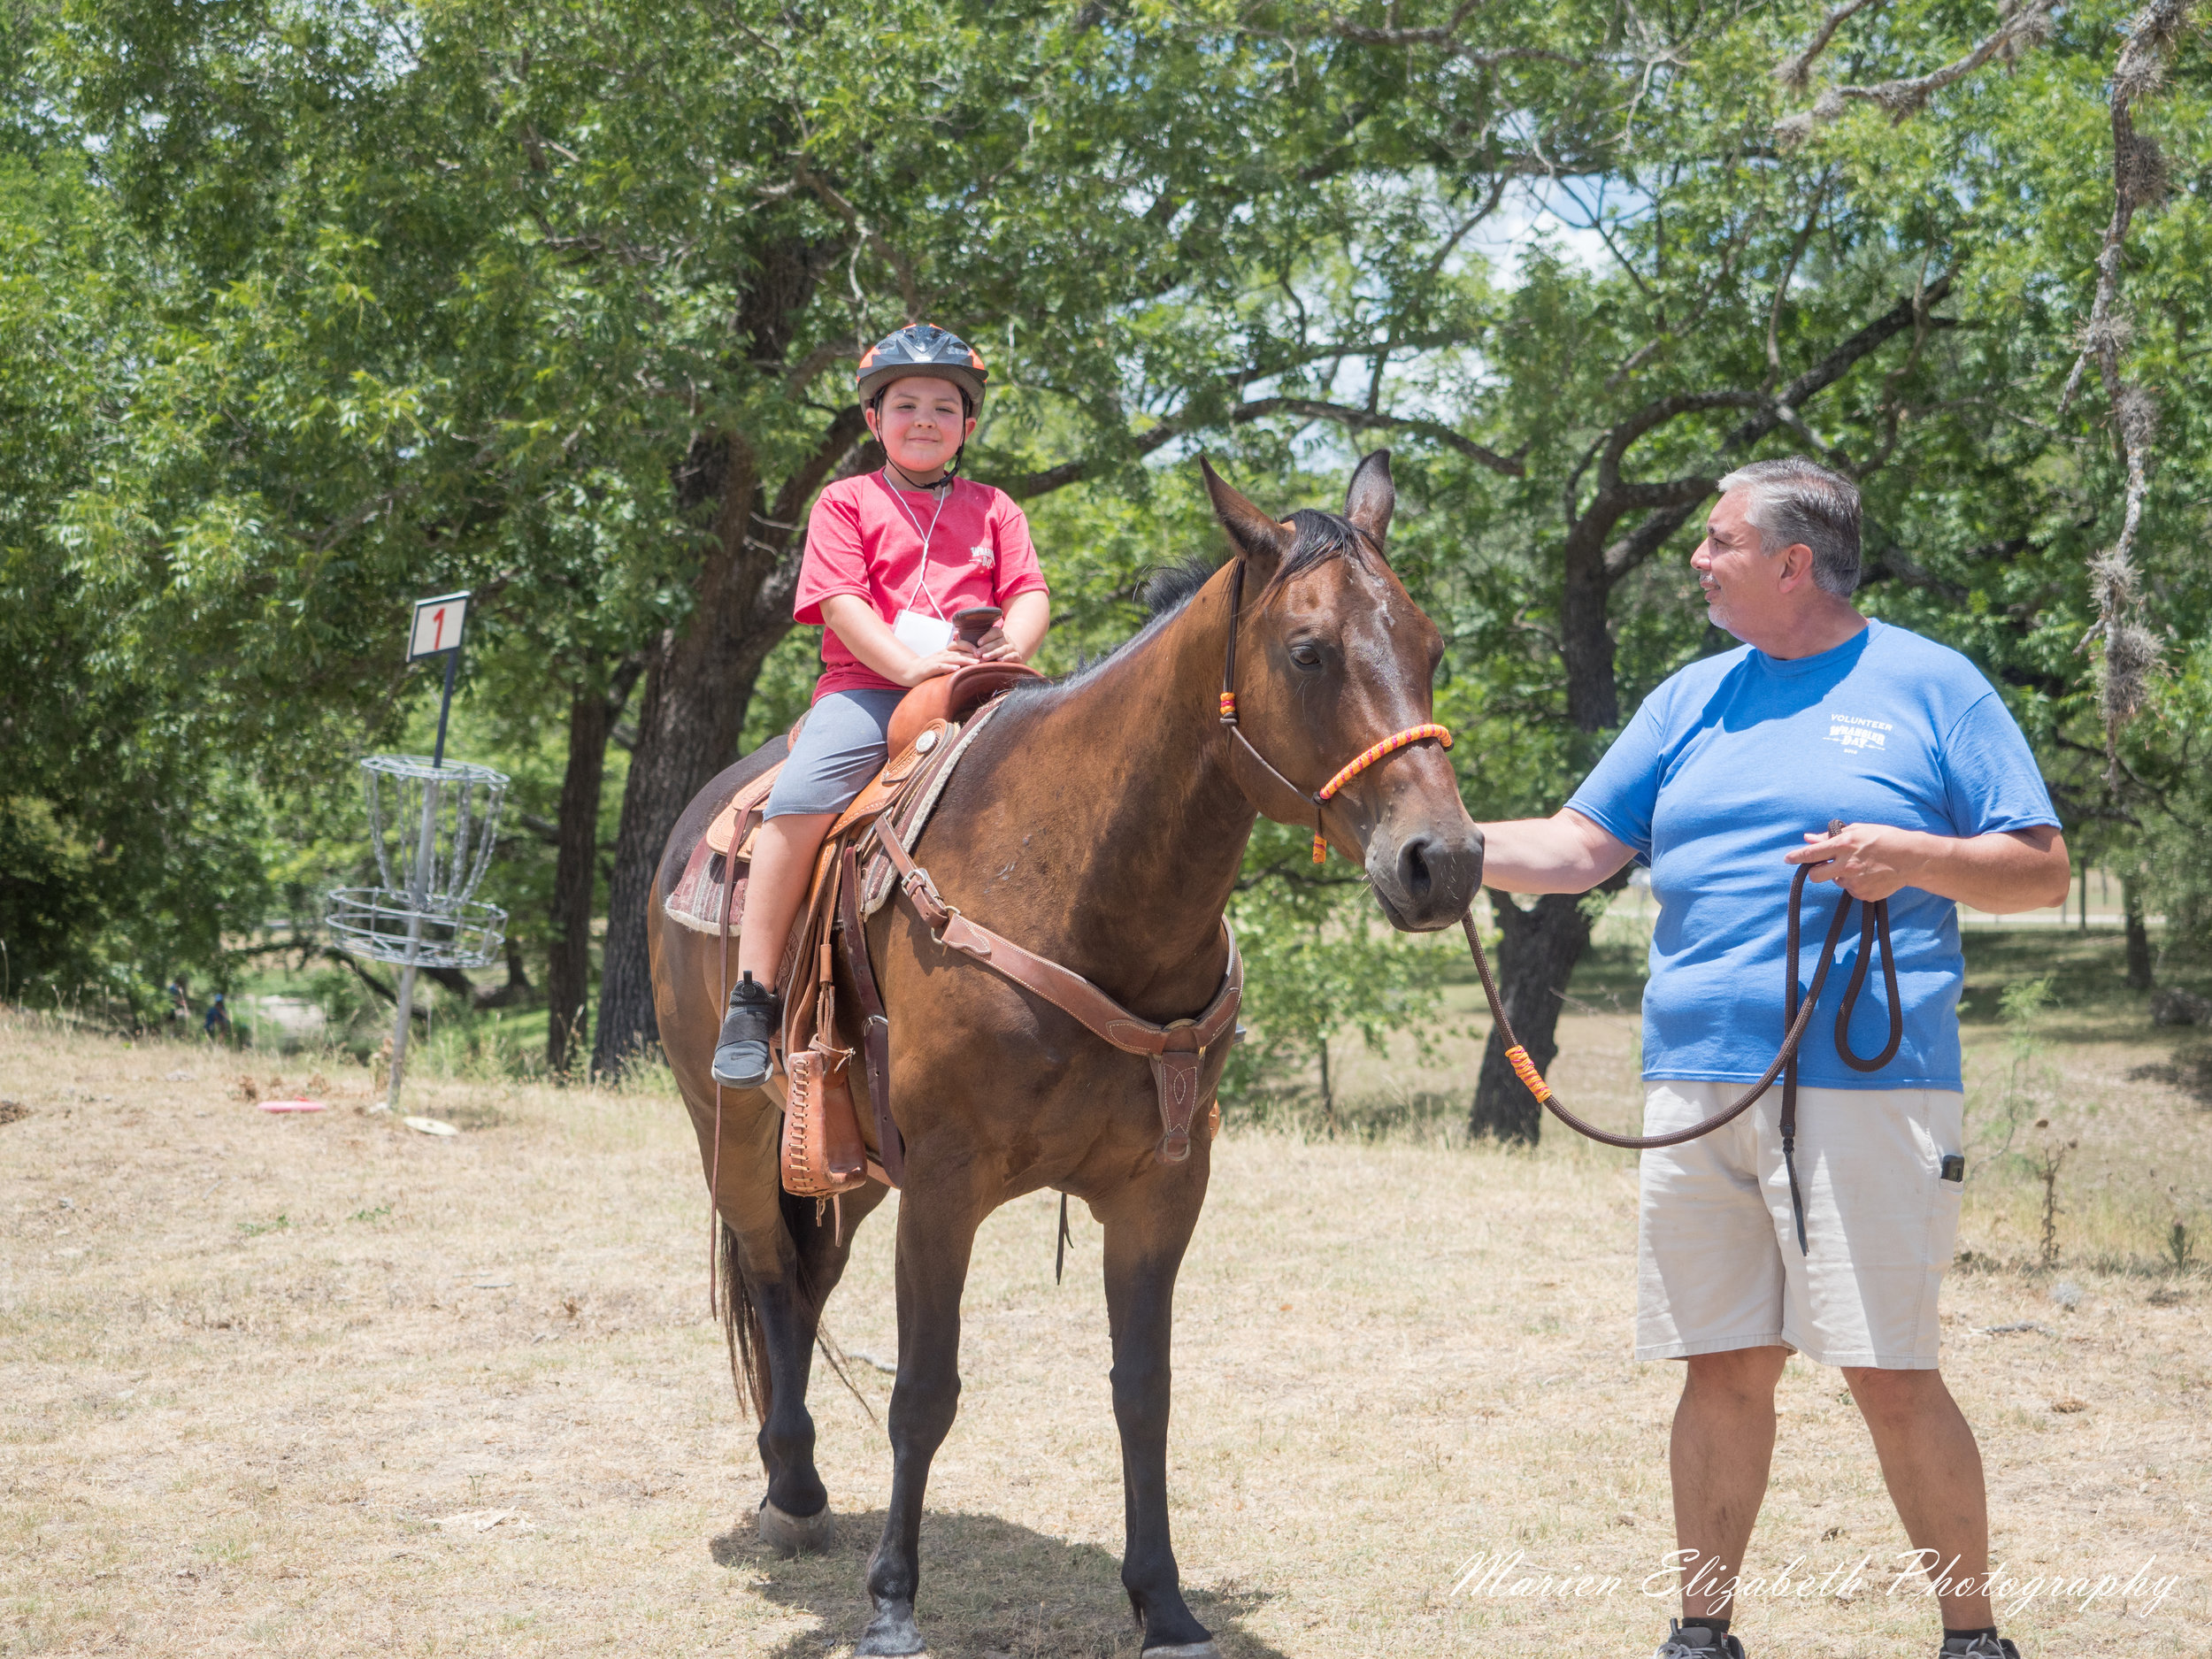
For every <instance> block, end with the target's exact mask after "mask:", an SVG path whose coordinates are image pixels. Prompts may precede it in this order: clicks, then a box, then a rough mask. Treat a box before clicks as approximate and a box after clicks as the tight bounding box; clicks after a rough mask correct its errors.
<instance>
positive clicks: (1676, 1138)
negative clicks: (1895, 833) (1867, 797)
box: [1460, 822, 1905, 1255]
mask: <svg viewBox="0 0 2212 1659" xmlns="http://www.w3.org/2000/svg"><path fill="white" fill-rule="evenodd" d="M1842 828H1843V826H1842V825H1841V824H1840V823H1838V822H1831V824H1830V826H1829V833H1832V834H1833V833H1839V831H1841V829H1842ZM1811 873H1812V866H1811V865H1809V864H1800V865H1799V866H1798V867H1797V873H1796V875H1795V876H1793V878H1792V879H1791V881H1790V902H1789V915H1788V923H1787V941H1788V942H1787V944H1786V947H1785V955H1786V956H1787V958H1788V962H1787V972H1788V974H1789V984H1788V987H1787V994H1786V1002H1785V1010H1786V1018H1787V1029H1786V1033H1785V1034H1784V1036H1783V1038H1782V1048H1781V1050H1780V1052H1779V1053H1778V1054H1777V1055H1776V1056H1774V1061H1773V1064H1770V1065H1769V1066H1768V1067H1767V1069H1766V1072H1765V1074H1764V1075H1763V1076H1762V1077H1761V1078H1760V1079H1759V1080H1758V1081H1757V1082H1756V1083H1755V1084H1753V1085H1752V1086H1751V1087H1750V1088H1749V1089H1748V1090H1747V1091H1746V1092H1745V1093H1744V1094H1742V1095H1741V1096H1740V1097H1739V1098H1737V1099H1736V1100H1734V1101H1732V1102H1730V1103H1729V1104H1728V1105H1726V1106H1724V1107H1723V1108H1721V1110H1719V1111H1717V1112H1716V1113H1714V1114H1713V1115H1712V1116H1711V1117H1710V1118H1705V1119H1704V1120H1703V1121H1701V1122H1700V1123H1694V1124H1692V1125H1690V1126H1689V1127H1688V1128H1686V1129H1677V1130H1674V1131H1672V1132H1671V1133H1667V1134H1663V1135H1617V1134H1614V1133H1612V1132H1611V1131H1609V1130H1605V1129H1601V1128H1599V1127H1598V1126H1597V1125H1595V1124H1592V1123H1586V1122H1585V1121H1584V1120H1583V1119H1582V1118H1578V1117H1576V1116H1575V1114H1574V1113H1572V1112H1571V1111H1569V1110H1567V1109H1566V1108H1565V1107H1564V1106H1563V1105H1561V1104H1560V1103H1559V1099H1558V1097H1557V1096H1556V1095H1555V1094H1553V1093H1552V1091H1551V1087H1550V1086H1549V1085H1548V1084H1547V1083H1546V1082H1545V1081H1544V1079H1543V1074H1542V1073H1541V1072H1540V1071H1537V1069H1536V1062H1535V1061H1534V1060H1532V1059H1531V1058H1530V1057H1529V1052H1528V1050H1527V1049H1526V1048H1523V1047H1522V1046H1521V1040H1520V1039H1519V1038H1518V1037H1517V1036H1516V1035H1514V1033H1513V1022H1512V1020H1510V1019H1509V1018H1507V1016H1506V1011H1505V1000H1504V998H1502V997H1501V996H1500V995H1498V982H1497V980H1496V979H1494V978H1493V977H1492V976H1491V972H1490V960H1489V957H1488V956H1486V955H1485V954H1484V951H1483V949H1482V937H1481V935H1480V934H1479V933H1476V931H1475V917H1474V911H1473V910H1471V909H1470V910H1469V911H1468V913H1467V914H1466V915H1465V916H1464V917H1463V918H1461V920H1460V926H1462V927H1463V929H1464V930H1465V932H1466V934H1467V944H1468V947H1469V949H1471V950H1472V952H1473V953H1474V958H1475V972H1477V973H1478V974H1479V975H1480V976H1481V979H1482V991H1483V995H1484V996H1486V998H1488V999H1489V1002H1490V1017H1491V1018H1492V1019H1494V1020H1495V1021H1496V1022H1497V1027H1498V1030H1499V1032H1500V1033H1502V1035H1503V1036H1504V1038H1505V1041H1506V1050H1505V1058H1506V1064H1509V1065H1510V1066H1511V1067H1512V1068H1513V1075H1514V1076H1516V1077H1517V1078H1519V1079H1521V1084H1522V1087H1525V1088H1526V1089H1527V1090H1528V1092H1529V1093H1530V1094H1533V1095H1534V1096H1535V1097H1536V1101H1537V1103H1538V1104H1539V1105H1540V1106H1542V1107H1543V1108H1544V1109H1545V1110H1548V1111H1549V1112H1550V1113H1551V1115H1552V1116H1553V1117H1555V1118H1558V1119H1559V1121H1560V1122H1561V1123H1563V1124H1565V1125H1567V1127H1568V1128H1570V1129H1571V1130H1573V1131H1574V1132H1575V1133H1577V1134H1580V1135H1586V1136H1587V1137H1588V1138H1589V1139H1590V1140H1593V1141H1599V1142H1601V1144H1603V1145H1605V1146H1609V1147H1619V1148H1622V1149H1623V1150H1624V1151H1630V1152H1642V1151H1647V1150H1649V1149H1651V1148H1655V1147H1673V1146H1680V1145H1681V1144H1682V1143H1683V1142H1684V1141H1694V1140H1696V1139H1698V1137H1699V1136H1701V1135H1708V1134H1710V1133H1712V1132H1713V1131H1714V1130H1716V1129H1718V1128H1720V1127H1722V1126H1723V1125H1725V1124H1729V1123H1732V1122H1733V1121H1734V1120H1735V1119H1736V1118H1739V1117H1740V1116H1741V1115H1742V1114H1743V1113H1744V1112H1746V1111H1747V1110H1749V1109H1750V1108H1751V1106H1752V1104H1753V1103H1754V1102H1756V1101H1757V1100H1758V1099H1759V1097H1760V1096H1761V1095H1763V1094H1765V1093H1766V1092H1767V1090H1768V1089H1770V1088H1771V1087H1773V1086H1774V1079H1776V1077H1777V1076H1780V1075H1782V1074H1784V1073H1785V1072H1786V1073H1787V1076H1786V1079H1785V1081H1784V1083H1783V1086H1782V1117H1781V1121H1780V1123H1779V1125H1778V1128H1779V1130H1780V1132H1781V1136H1782V1163H1783V1166H1784V1168H1785V1169H1786V1171H1788V1174H1789V1181H1790V1210H1791V1214H1792V1216H1793V1217H1794V1219H1795V1221H1796V1224H1797V1248H1798V1251H1799V1253H1800V1254H1801V1255H1809V1254H1810V1252H1809V1250H1807V1248H1806V1244H1805V1201H1804V1196H1803V1194H1802V1193H1801V1190H1800V1189H1799V1187H1798V1180H1797V1051H1798V1046H1799V1044H1800V1043H1801V1041H1803V1039H1804V1035H1805V1028H1806V1026H1807V1025H1810V1024H1811V1023H1812V1018H1813V1009H1814V1008H1815V1006H1816V1005H1817V1004H1818V1002H1819V1001H1820V993H1821V987H1823V986H1824V985H1825V984H1826V983H1827V980H1828V970H1829V969H1830V968H1831V967H1832V966H1833V965H1834V964H1835V959H1836V945H1837V942H1838V941H1839V940H1841V939H1842V937H1843V925H1844V922H1845V919H1846V918H1847V917H1848V916H1849V915H1850V913H1851V905H1852V903H1853V900H1852V897H1851V895H1849V894H1848V893H1844V894H1841V895H1839V901H1838V902H1837V905H1836V913H1835V915H1834V916H1833V917H1832V918H1831V919H1830V921H1829V923H1828V936H1827V938H1826V940H1825V941H1823V943H1822V945H1821V948H1820V964H1819V966H1818V967H1817V968H1816V969H1815V970H1814V972H1813V983H1812V988H1811V989H1810V990H1809V991H1808V992H1807V993H1806V994H1805V995H1804V997H1803V998H1802V1000H1801V999H1800V998H1799V996H1798V994H1797V953H1798V946H1799V938H1800V935H1799V925H1800V918H1801V911H1802V909H1803V905H1804V900H1805V879H1806V878H1807V877H1808V876H1809V875H1810V874H1811ZM1877 937H1878V938H1879V939H1880V941H1881V949H1882V981H1883V988H1884V990H1885V991H1886V993H1887V996H1888V1002H1889V1010H1888V1011H1889V1041H1888V1042H1887V1043H1886V1044H1885V1045H1884V1047H1883V1048H1882V1051H1881V1053H1879V1054H1878V1055H1877V1056H1874V1058H1872V1059H1871V1060H1862V1059H1861V1058H1859V1056H1857V1055H1856V1054H1855V1053H1853V1052H1852V1049H1851V1038H1850V1025H1851V1014H1852V1010H1854V1009H1855V1007H1856V1005H1857V1003H1858V999H1859V992H1860V990H1861V988H1862V987H1863V986H1864V985H1865V983H1866V973H1867V968H1868V966H1869V965H1870V956H1871V954H1872V943H1873V941H1874V940H1875V939H1876V938H1877ZM1859 941H1860V944H1859V958H1858V961H1857V962H1856V963H1855V964H1854V965H1853V971H1852V975H1851V979H1850V982H1849V984H1848V985H1847V986H1846V987H1845V988H1844V995H1843V1005H1842V1007H1841V1008H1839V1010H1837V1012H1836V1049H1837V1052H1838V1054H1839V1056H1841V1057H1842V1059H1843V1062H1844V1064H1847V1065H1848V1066H1850V1067H1851V1068H1852V1069H1853V1070H1854V1071H1880V1070H1881V1069H1882V1067H1884V1066H1886V1065H1887V1064H1889V1063H1890V1061H1891V1060H1893V1059H1894V1058H1895V1057H1896V1054H1897V1050H1898V1048H1899V1046H1900V1045H1901V1043H1902V1042H1903V1041H1904V1035H1905V1013H1904V1005H1903V1002H1902V999H1901V997H1900V995H1899V994H1898V989H1897V968H1896V963H1895V960H1894V958H1893V956H1892V954H1891V949H1890V937H1889V901H1888V900H1887V899H1877V900H1875V901H1873V902H1871V903H1867V902H1861V912H1860V933H1859Z"/></svg>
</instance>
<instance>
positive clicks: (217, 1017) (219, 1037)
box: [200, 991, 230, 1042]
mask: <svg viewBox="0 0 2212 1659" xmlns="http://www.w3.org/2000/svg"><path fill="white" fill-rule="evenodd" d="M200 1029H201V1031H202V1032H204V1033H206V1034H207V1035H208V1036H210V1037H212V1038H214V1039H215V1041H218V1042H228V1041H230V1009H229V1007H228V1006H227V995H226V993H224V992H221V991H218V992H216V993H215V1000H214V1001H213V1002H210V1003H209V1004H208V1005H207V1018H205V1019H204V1020H202V1021H201V1022H200Z"/></svg>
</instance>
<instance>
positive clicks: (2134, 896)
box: [2120, 876, 2151, 991]
mask: <svg viewBox="0 0 2212 1659" xmlns="http://www.w3.org/2000/svg"><path fill="white" fill-rule="evenodd" d="M2120 909H2121V910H2122V912H2123V913H2124V915H2125V916H2126V918H2127V933H2128V989H2129V990H2131V991H2147V990H2149V989H2150V988H2151V933H2150V929H2149V928H2148V927H2147V926H2145V925H2144V921H2143V889H2142V888H2141V887H2138V886H2137V885H2136V882H2135V878H2134V877H2132V876H2122V877H2121V878H2120Z"/></svg>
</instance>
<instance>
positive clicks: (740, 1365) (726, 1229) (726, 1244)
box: [715, 1217, 776, 1423]
mask: <svg viewBox="0 0 2212 1659" xmlns="http://www.w3.org/2000/svg"><path fill="white" fill-rule="evenodd" d="M715 1231H716V1233H718V1235H719V1239H718V1255H719V1256H720V1257H721V1269H722V1274H721V1279H722V1305H721V1307H720V1308H719V1309H718V1310H717V1311H718V1313H720V1315H721V1316H722V1338H723V1340H724V1341H725V1342H726V1344H727V1345H728V1348H729V1350H730V1380H731V1381H732V1382H733V1383H734V1384H736V1385H737V1394H738V1398H739V1399H740V1400H746V1401H749V1402H751V1403H752V1408H753V1420H754V1421H755V1422H756V1423H765V1422H767V1421H768V1413H769V1411H770V1409H772V1407H773V1406H774V1405H775V1403H776V1385H775V1379H774V1378H773V1377H772V1376H771V1375H770V1374H769V1371H768V1333H766V1332H765V1331H764V1330H762V1329H761V1325H760V1310H759V1309H757V1308H756V1307H755V1306H754V1305H753V1284H752V1280H750V1279H748V1278H747V1277H746V1276H745V1254H744V1252H743V1251H741V1250H740V1249H739V1248H737V1234H736V1233H733V1232H731V1231H730V1224H729V1223H728V1222H726V1221H724V1220H722V1219H721V1218H720V1217H716V1218H715Z"/></svg>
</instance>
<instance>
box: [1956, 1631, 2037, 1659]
mask: <svg viewBox="0 0 2212 1659" xmlns="http://www.w3.org/2000/svg"><path fill="white" fill-rule="evenodd" d="M1936 1659H2020V1650H2019V1649H2018V1648H2017V1647H2014V1646H2013V1645H2012V1640H2011V1638H2009V1637H2007V1636H1946V1637H1945V1638H1944V1639H1943V1646H1942V1647H1939V1648H1937V1649H1936Z"/></svg>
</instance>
